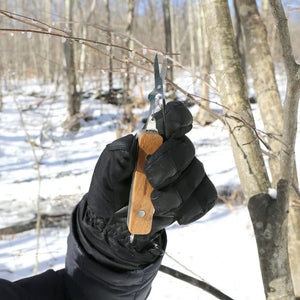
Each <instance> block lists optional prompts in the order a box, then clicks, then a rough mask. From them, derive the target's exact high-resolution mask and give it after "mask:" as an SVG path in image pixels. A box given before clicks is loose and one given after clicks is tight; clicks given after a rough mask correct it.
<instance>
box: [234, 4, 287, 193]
mask: <svg viewBox="0 0 300 300" xmlns="http://www.w3.org/2000/svg"><path fill="white" fill-rule="evenodd" d="M236 2H237V8H238V12H239V15H240V18H241V23H242V27H243V31H244V33H245V39H246V48H247V51H248V60H249V63H250V65H251V70H252V77H253V85H254V90H255V94H256V98H257V102H258V105H259V109H260V113H261V116H262V119H263V123H264V127H265V131H266V132H268V133H270V134H272V135H273V136H274V137H275V138H274V137H272V136H271V137H268V144H269V146H270V147H271V149H272V153H273V154H275V156H276V157H274V156H272V157H270V158H269V165H270V170H271V175H272V183H273V186H274V187H275V188H276V186H277V182H278V180H279V173H280V161H279V159H278V157H279V153H280V149H281V142H280V141H279V140H280V139H281V138H282V128H283V112H282V106H281V101H280V95H279V92H278V88H277V84H276V79H275V72H274V64H273V60H272V57H271V53H270V49H269V45H268V41H267V32H266V28H265V26H264V23H263V21H262V19H261V18H260V15H259V14H258V10H257V6H256V2H255V1H252V0H236Z"/></svg>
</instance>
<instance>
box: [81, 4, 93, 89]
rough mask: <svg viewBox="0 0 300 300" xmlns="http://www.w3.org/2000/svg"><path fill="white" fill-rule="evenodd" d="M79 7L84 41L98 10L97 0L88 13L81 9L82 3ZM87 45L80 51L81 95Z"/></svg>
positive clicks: (90, 6)
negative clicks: (96, 9)
mask: <svg viewBox="0 0 300 300" xmlns="http://www.w3.org/2000/svg"><path fill="white" fill-rule="evenodd" d="M77 4H78V7H79V12H80V16H81V20H82V21H83V22H84V23H83V24H82V31H81V37H82V38H83V39H86V38H88V25H89V22H90V21H91V18H92V16H93V14H94V12H95V8H96V0H92V2H91V3H90V4H89V5H88V7H89V9H88V12H87V13H85V10H84V9H83V8H82V7H81V3H79V2H78V3H77ZM86 48H87V47H86V45H84V44H82V46H81V51H80V58H79V70H80V72H79V74H78V85H79V90H80V93H82V91H83V83H84V82H83V81H84V74H85V65H86Z"/></svg>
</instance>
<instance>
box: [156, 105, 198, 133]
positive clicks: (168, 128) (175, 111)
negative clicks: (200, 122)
mask: <svg viewBox="0 0 300 300" xmlns="http://www.w3.org/2000/svg"><path fill="white" fill-rule="evenodd" d="M165 116H166V125H164V118H163V112H162V110H160V111H158V112H157V113H155V114H154V118H155V120H156V127H157V130H158V132H159V134H160V135H163V136H164V138H165V139H169V138H178V137H182V136H184V135H185V134H186V133H188V132H189V131H190V130H191V129H192V127H193V116H192V114H191V113H190V111H189V110H188V109H187V108H186V106H185V105H184V104H183V103H182V102H179V101H171V102H169V103H168V104H167V105H166V109H165Z"/></svg>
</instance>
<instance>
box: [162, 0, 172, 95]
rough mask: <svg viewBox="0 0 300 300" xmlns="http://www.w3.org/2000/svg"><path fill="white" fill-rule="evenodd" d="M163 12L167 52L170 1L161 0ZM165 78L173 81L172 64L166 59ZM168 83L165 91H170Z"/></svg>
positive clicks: (170, 50)
mask: <svg viewBox="0 0 300 300" xmlns="http://www.w3.org/2000/svg"><path fill="white" fill-rule="evenodd" d="M163 13H164V24H165V49H166V52H167V53H168V54H171V53H172V33H171V17H170V1H169V0H163ZM167 78H168V79H169V80H171V81H173V66H172V62H171V61H170V60H169V59H168V70H167ZM171 91H172V89H171V87H170V85H168V84H167V92H171Z"/></svg>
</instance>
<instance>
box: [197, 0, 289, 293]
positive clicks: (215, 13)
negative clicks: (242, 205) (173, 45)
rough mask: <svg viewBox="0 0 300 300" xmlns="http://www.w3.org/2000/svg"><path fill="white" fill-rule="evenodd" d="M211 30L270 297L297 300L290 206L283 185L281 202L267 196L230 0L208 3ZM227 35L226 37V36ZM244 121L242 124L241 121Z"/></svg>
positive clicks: (221, 90)
mask: <svg viewBox="0 0 300 300" xmlns="http://www.w3.org/2000/svg"><path fill="white" fill-rule="evenodd" d="M203 9H204V12H205V21H206V30H207V33H208V35H209V37H210V39H209V43H210V51H211V57H212V62H213V66H214V71H215V75H216V79H217V83H218V89H219V93H220V96H221V100H222V103H223V105H224V106H226V107H227V108H228V110H229V111H227V112H226V111H225V113H226V114H227V116H228V114H229V113H230V116H231V117H233V119H232V118H230V119H228V121H227V125H228V129H229V131H230V140H231V145H232V149H233V154H234V158H235V163H236V166H237V169H238V173H239V177H240V181H241V185H242V189H243V192H244V194H245V196H246V198H247V199H249V204H248V207H249V212H250V215H251V220H252V223H253V227H254V231H255V237H256V241H257V247H258V253H259V259H260V266H261V272H262V279H263V283H264V288H265V294H266V297H267V299H293V296H294V293H293V285H292V280H291V272H290V265H289V256H288V247H287V213H286V210H287V207H286V203H285V202H284V201H282V200H281V199H282V198H281V197H282V194H281V193H282V190H283V189H282V186H283V185H282V182H281V181H280V184H279V187H278V197H277V199H276V200H274V199H272V198H271V197H270V196H269V195H268V188H269V187H270V182H269V179H268V175H267V172H266V167H265V165H264V161H263V157H262V151H261V149H260V146H259V143H258V141H257V139H256V137H255V133H254V131H253V130H252V129H251V128H249V127H248V126H243V125H244V124H245V123H246V124H248V125H250V127H252V128H254V127H253V126H255V125H254V120H253V116H252V112H251V108H250V104H249V101H248V98H247V92H246V91H247V87H246V82H245V77H244V74H243V72H242V67H241V62H240V60H239V58H238V53H237V47H236V43H235V39H234V34H233V26H232V22H231V18H230V11H229V6H228V3H227V1H222V0H211V1H209V0H204V1H203ZM224 33H226V34H224ZM236 114H237V115H236ZM241 119H242V120H243V123H241V122H239V121H240V120H241Z"/></svg>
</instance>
